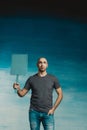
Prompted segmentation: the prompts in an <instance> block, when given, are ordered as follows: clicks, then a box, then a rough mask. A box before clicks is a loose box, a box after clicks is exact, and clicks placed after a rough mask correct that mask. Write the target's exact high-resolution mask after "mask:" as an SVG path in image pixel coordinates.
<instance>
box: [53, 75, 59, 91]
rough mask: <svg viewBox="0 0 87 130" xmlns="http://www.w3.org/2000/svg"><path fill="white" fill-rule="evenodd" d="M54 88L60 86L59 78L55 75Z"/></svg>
mask: <svg viewBox="0 0 87 130" xmlns="http://www.w3.org/2000/svg"><path fill="white" fill-rule="evenodd" d="M54 88H55V89H57V88H60V83H59V80H58V79H57V78H56V77H54Z"/></svg>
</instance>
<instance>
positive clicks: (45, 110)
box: [13, 57, 63, 130]
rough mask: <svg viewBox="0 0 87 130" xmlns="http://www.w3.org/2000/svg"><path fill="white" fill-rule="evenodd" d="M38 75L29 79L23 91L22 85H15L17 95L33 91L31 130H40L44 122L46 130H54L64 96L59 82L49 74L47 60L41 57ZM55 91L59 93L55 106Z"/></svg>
mask: <svg viewBox="0 0 87 130" xmlns="http://www.w3.org/2000/svg"><path fill="white" fill-rule="evenodd" d="M37 67H38V73H37V74H35V75H33V76H31V77H29V78H28V80H27V81H26V83H25V86H24V88H23V89H20V85H19V84H17V83H14V84H13V88H14V89H17V94H18V95H19V96H20V97H23V96H24V95H26V94H27V92H28V91H29V90H30V89H31V91H32V93H31V100H30V109H29V122H30V128H31V130H40V123H41V122H42V124H43V127H44V130H54V111H55V109H56V108H57V107H58V105H59V104H60V102H61V100H62V98H63V94H62V89H61V87H60V85H59V83H58V80H57V79H56V77H54V76H53V75H50V74H48V73H47V71H46V69H47V67H48V62H47V59H46V58H44V57H41V58H39V59H38V61H37ZM53 89H55V90H56V92H57V95H58V96H57V99H56V101H55V103H54V105H53V102H52V100H53V99H52V93H53Z"/></svg>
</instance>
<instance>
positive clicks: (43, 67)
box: [37, 57, 48, 72]
mask: <svg viewBox="0 0 87 130" xmlns="http://www.w3.org/2000/svg"><path fill="white" fill-rule="evenodd" d="M37 67H38V69H39V71H40V72H44V71H46V68H47V67H48V62H47V59H46V58H44V57H40V58H39V59H38V61H37Z"/></svg>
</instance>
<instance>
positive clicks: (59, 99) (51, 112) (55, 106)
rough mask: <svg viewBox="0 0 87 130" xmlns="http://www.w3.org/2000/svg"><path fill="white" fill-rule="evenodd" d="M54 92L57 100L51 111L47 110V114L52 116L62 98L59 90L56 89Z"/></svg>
mask: <svg viewBox="0 0 87 130" xmlns="http://www.w3.org/2000/svg"><path fill="white" fill-rule="evenodd" d="M56 92H57V95H58V96H57V99H56V101H55V103H54V106H53V108H52V109H51V110H49V112H48V114H53V113H54V111H55V109H56V108H57V107H58V106H59V104H60V102H61V100H62V98H63V93H62V89H61V88H58V89H56Z"/></svg>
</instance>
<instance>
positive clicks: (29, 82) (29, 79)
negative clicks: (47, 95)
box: [24, 77, 31, 90]
mask: <svg viewBox="0 0 87 130" xmlns="http://www.w3.org/2000/svg"><path fill="white" fill-rule="evenodd" d="M24 88H25V89H27V90H30V89H31V77H30V78H28V79H27V81H26V83H25V85H24Z"/></svg>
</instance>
